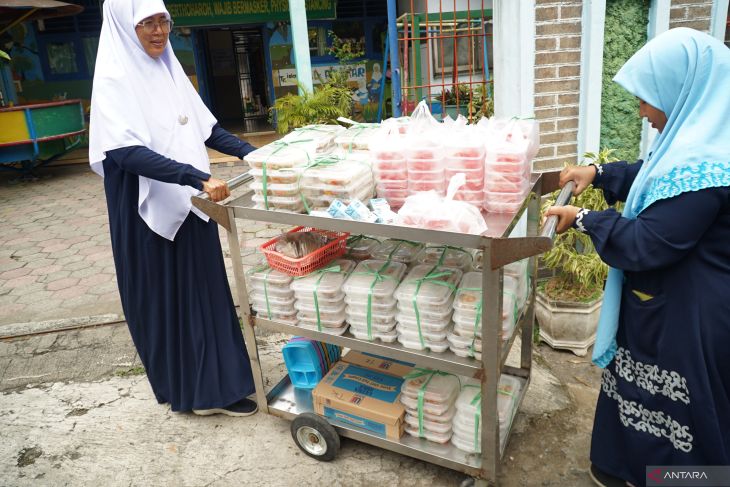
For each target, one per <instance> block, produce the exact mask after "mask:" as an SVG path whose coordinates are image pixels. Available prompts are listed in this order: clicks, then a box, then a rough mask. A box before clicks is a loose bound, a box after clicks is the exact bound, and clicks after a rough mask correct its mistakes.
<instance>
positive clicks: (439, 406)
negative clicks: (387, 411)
mask: <svg viewBox="0 0 730 487" xmlns="http://www.w3.org/2000/svg"><path fill="white" fill-rule="evenodd" d="M457 391H458V387H457ZM456 397H457V394H456V393H455V394H454V395H453V396H451V397H450V398H449V399H448V400H447V401H445V402H431V401H427V400H425V398H424V401H423V414H424V417H425V415H426V414H430V415H433V416H444V415H445V414H447V413H448V412H449V411H450V410H451V409H454V401H455V400H456ZM400 402H401V404H403V406H405V407H406V410H411V411H416V414H418V393H417V392H416V396H409V395H406V394H401V395H400Z"/></svg>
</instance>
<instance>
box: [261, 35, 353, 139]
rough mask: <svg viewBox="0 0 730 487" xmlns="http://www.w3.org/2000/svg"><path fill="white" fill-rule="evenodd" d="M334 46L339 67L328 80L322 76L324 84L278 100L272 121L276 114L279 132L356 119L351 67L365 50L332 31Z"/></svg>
mask: <svg viewBox="0 0 730 487" xmlns="http://www.w3.org/2000/svg"><path fill="white" fill-rule="evenodd" d="M329 35H330V37H331V38H332V47H330V49H329V52H330V54H332V55H333V56H335V57H336V58H337V59H338V61H339V68H337V69H333V70H331V71H330V73H329V74H328V76H327V78H326V79H322V78H321V77H319V75H318V74H317V73H315V75H316V76H318V80H319V83H320V85H319V86H315V87H314V90H313V92H312V93H307V92H306V90H300V91H302V93H303V94H301V95H300V94H297V95H295V94H292V93H289V94H287V95H285V96H283V97H281V98H277V100H276V102H275V103H274V106H272V107H271V108H270V109H269V112H270V118H272V119H273V117H274V115H276V131H277V132H279V133H280V134H286V133H287V132H289V131H290V130H293V129H295V128H297V127H303V126H305V125H310V124H315V123H326V124H336V123H337V118H338V117H346V118H350V117H352V108H353V102H352V90H351V88H350V86H349V81H348V79H349V68H348V65H349V64H352V63H353V60H355V59H357V58H359V57H361V56H362V55H363V54H364V53H365V51H364V50H363V49H362V48H361V47H362V46H360V45H359V44H355V43H353V42H351V41H347V40H342V39H340V38H338V37H337V36H336V35H335V34H334V32H332V31H330V32H329Z"/></svg>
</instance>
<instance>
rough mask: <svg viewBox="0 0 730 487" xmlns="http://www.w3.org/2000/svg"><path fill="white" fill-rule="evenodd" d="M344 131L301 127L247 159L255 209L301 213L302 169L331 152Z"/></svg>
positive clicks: (256, 151)
mask: <svg viewBox="0 0 730 487" xmlns="http://www.w3.org/2000/svg"><path fill="white" fill-rule="evenodd" d="M342 130H343V128H342V127H339V126H336V125H310V126H307V127H302V128H301V129H297V130H294V131H293V132H291V133H290V134H288V135H287V136H286V137H284V138H282V139H280V140H277V141H275V142H272V143H271V144H267V145H265V146H263V147H261V148H259V149H257V150H255V151H253V152H251V153H250V154H248V155H246V157H245V160H246V162H247V163H248V165H249V166H250V167H251V170H250V171H249V173H250V174H251V176H253V179H254V180H253V182H252V183H251V189H253V191H254V195H253V197H252V199H253V201H254V203H255V207H256V208H257V209H265V210H279V211H289V212H294V213H302V212H303V211H304V203H303V201H302V198H301V196H300V195H299V176H300V174H301V171H302V168H303V167H305V166H307V165H308V164H310V163H311V162H312V161H313V160H314V159H315V158H316V157H317V155H318V154H322V153H324V152H326V151H329V150H331V149H332V148H333V146H334V138H335V136H336V134H337V133H339V132H341V131H342Z"/></svg>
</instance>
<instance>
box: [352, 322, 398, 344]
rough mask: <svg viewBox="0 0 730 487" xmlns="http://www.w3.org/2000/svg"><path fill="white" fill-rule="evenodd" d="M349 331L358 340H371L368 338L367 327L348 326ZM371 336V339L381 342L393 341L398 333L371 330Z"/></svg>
mask: <svg viewBox="0 0 730 487" xmlns="http://www.w3.org/2000/svg"><path fill="white" fill-rule="evenodd" d="M350 333H352V335H353V336H354V337H355V338H357V339H358V340H368V341H372V340H370V339H369V338H368V331H367V328H365V329H363V328H359V327H354V326H350ZM371 336H372V337H373V340H375V339H377V340H380V341H381V342H383V343H393V342H395V341H396V340H397V339H398V334H397V333H395V331H389V332H380V331H375V330H372V333H371Z"/></svg>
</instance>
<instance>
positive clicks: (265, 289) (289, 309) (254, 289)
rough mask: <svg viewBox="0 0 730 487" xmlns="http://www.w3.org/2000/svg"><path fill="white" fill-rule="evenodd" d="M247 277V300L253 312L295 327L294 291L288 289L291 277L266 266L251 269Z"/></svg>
mask: <svg viewBox="0 0 730 487" xmlns="http://www.w3.org/2000/svg"><path fill="white" fill-rule="evenodd" d="M248 275H249V278H250V279H251V288H250V289H251V292H250V293H249V300H250V301H251V306H252V307H253V309H254V311H256V313H257V314H258V315H259V316H260V317H261V318H266V319H269V320H273V321H278V322H281V323H286V324H287V325H296V324H297V310H296V309H295V308H294V291H292V290H291V288H290V287H289V286H290V283H291V282H292V277H291V276H288V275H286V274H284V273H283V272H279V271H277V270H274V269H272V268H270V267H269V266H267V265H263V266H259V267H256V268H254V269H252V270H251V271H249V273H248Z"/></svg>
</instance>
